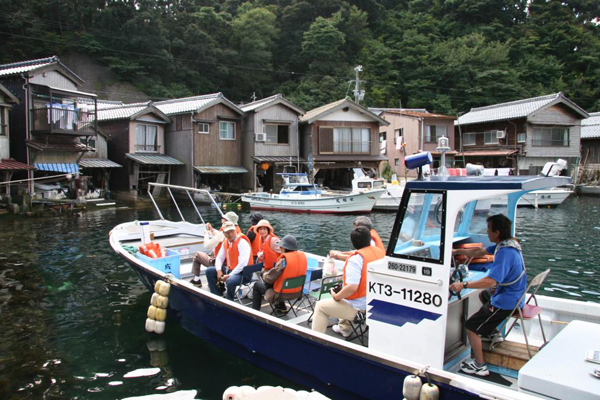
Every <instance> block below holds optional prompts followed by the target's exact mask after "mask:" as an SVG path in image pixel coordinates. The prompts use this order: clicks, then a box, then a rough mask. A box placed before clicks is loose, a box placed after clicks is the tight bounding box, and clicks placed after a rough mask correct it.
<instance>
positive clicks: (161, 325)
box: [154, 321, 165, 335]
mask: <svg viewBox="0 0 600 400" xmlns="http://www.w3.org/2000/svg"><path fill="white" fill-rule="evenodd" d="M164 331H165V322H164V321H156V322H155V323H154V332H155V333H158V334H159V335H160V334H162V333H163V332H164Z"/></svg>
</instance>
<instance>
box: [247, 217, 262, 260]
mask: <svg viewBox="0 0 600 400" xmlns="http://www.w3.org/2000/svg"><path fill="white" fill-rule="evenodd" d="M262 219H264V217H263V215H262V213H260V212H258V211H255V212H253V213H252V214H250V228H248V231H247V232H246V236H247V237H248V239H250V247H252V256H253V257H254V259H255V260H256V257H258V252H259V251H260V247H261V245H262V242H261V236H260V235H259V234H258V231H257V230H256V224H258V222H259V221H260V220H262Z"/></svg>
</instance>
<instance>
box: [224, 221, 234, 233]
mask: <svg viewBox="0 0 600 400" xmlns="http://www.w3.org/2000/svg"><path fill="white" fill-rule="evenodd" d="M231 230H234V231H235V224H234V223H233V222H225V223H224V224H223V232H227V231H231Z"/></svg>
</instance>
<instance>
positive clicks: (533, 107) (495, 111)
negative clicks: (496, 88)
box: [455, 92, 588, 125]
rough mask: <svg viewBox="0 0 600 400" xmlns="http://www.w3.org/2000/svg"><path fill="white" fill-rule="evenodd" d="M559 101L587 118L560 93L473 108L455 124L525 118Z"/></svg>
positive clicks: (582, 111) (579, 108) (583, 112)
mask: <svg viewBox="0 0 600 400" xmlns="http://www.w3.org/2000/svg"><path fill="white" fill-rule="evenodd" d="M557 100H560V101H561V102H562V103H564V104H565V105H567V106H568V107H570V108H572V109H573V110H574V111H575V112H578V113H579V114H581V115H582V116H583V117H584V118H586V117H587V115H588V114H587V112H586V111H585V110H583V109H582V108H581V107H579V106H578V105H577V104H575V103H573V102H572V101H571V100H569V99H567V98H566V97H565V96H564V95H563V94H562V93H560V92H559V93H554V94H549V95H546V96H540V97H533V98H531V99H522V100H517V101H511V102H508V103H500V104H494V105H491V106H486V107H479V108H472V109H471V111H469V112H468V113H466V114H465V115H462V116H460V117H459V118H458V121H457V122H455V125H468V124H478V123H482V122H491V121H503V120H508V119H514V118H524V117H527V116H529V115H531V114H532V113H534V112H535V111H537V110H539V109H541V108H543V107H545V106H547V105H549V104H551V103H554V102H556V101H557Z"/></svg>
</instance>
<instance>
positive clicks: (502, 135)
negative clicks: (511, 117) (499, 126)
mask: <svg viewBox="0 0 600 400" xmlns="http://www.w3.org/2000/svg"><path fill="white" fill-rule="evenodd" d="M505 137H506V132H504V131H496V139H504V138H505Z"/></svg>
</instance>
